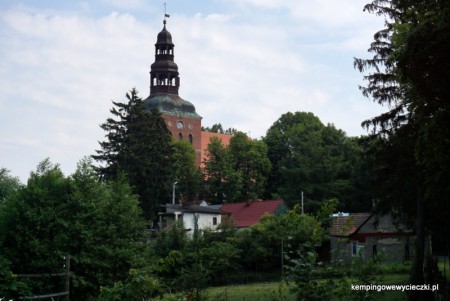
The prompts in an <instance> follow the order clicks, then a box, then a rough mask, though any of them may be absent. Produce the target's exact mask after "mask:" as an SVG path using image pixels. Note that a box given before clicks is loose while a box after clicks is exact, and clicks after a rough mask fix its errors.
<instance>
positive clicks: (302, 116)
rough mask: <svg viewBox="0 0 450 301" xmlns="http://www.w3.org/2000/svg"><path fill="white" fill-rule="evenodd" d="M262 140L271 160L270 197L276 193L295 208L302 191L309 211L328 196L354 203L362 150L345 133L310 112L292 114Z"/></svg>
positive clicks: (277, 123)
mask: <svg viewBox="0 0 450 301" xmlns="http://www.w3.org/2000/svg"><path fill="white" fill-rule="evenodd" d="M264 142H265V143H266V144H267V146H268V156H269V159H270V161H271V163H272V172H271V175H270V178H269V183H268V188H267V192H266V194H267V196H270V194H274V193H275V194H278V195H280V196H281V197H282V198H283V199H284V200H285V201H286V202H287V204H288V205H291V206H293V205H294V204H295V203H299V201H300V198H301V194H302V191H303V192H304V195H305V208H306V211H305V212H314V211H315V210H317V209H318V208H319V206H320V202H321V201H323V200H326V199H330V198H337V199H339V200H340V201H341V202H342V203H343V204H351V203H352V200H353V199H352V197H354V195H355V193H356V192H355V187H354V186H353V179H354V176H355V173H356V170H357V168H358V162H359V155H360V153H361V150H360V149H359V147H358V145H357V143H356V142H355V140H354V139H350V138H348V137H347V136H346V135H345V133H344V132H343V131H341V130H338V129H336V128H335V127H334V126H333V125H327V126H325V125H323V124H322V122H321V121H320V120H319V118H317V117H316V116H314V115H313V114H312V113H305V112H295V113H291V112H288V113H286V114H283V115H282V116H281V117H280V118H279V119H278V120H277V121H276V122H275V123H274V124H273V125H272V126H271V127H270V128H269V130H268V131H267V135H266V137H265V138H264ZM359 201H360V200H359Z"/></svg>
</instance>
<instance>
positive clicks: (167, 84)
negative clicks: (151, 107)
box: [150, 12, 180, 95]
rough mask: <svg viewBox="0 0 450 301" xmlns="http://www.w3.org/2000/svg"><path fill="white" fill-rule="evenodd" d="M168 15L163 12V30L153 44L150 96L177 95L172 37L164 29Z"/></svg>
mask: <svg viewBox="0 0 450 301" xmlns="http://www.w3.org/2000/svg"><path fill="white" fill-rule="evenodd" d="M167 17H169V15H168V14H166V13H165V12H164V21H163V24H164V26H163V29H162V30H161V32H160V33H158V37H157V40H156V44H155V62H154V63H153V64H152V65H151V69H150V95H153V94H158V93H164V94H174V95H178V88H179V87H180V77H179V73H178V66H177V64H175V62H174V60H173V58H174V53H173V48H174V47H175V45H174V44H173V43H172V35H171V34H170V32H168V31H167V29H166V24H167V21H166V18H167Z"/></svg>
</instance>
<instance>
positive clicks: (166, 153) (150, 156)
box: [92, 88, 173, 219]
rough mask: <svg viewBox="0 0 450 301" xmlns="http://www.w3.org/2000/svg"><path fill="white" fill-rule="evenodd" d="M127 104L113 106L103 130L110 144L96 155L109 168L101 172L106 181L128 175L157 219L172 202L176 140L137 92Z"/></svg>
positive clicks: (146, 211)
mask: <svg viewBox="0 0 450 301" xmlns="http://www.w3.org/2000/svg"><path fill="white" fill-rule="evenodd" d="M126 97H127V99H128V102H127V103H119V102H113V104H114V107H113V108H112V109H111V110H110V112H111V114H112V115H113V117H114V118H116V119H117V120H116V119H114V118H108V119H107V120H106V122H105V123H103V124H102V125H101V128H102V129H103V130H104V131H106V138H107V141H103V142H100V147H101V149H100V150H97V151H96V152H97V155H93V156H92V158H94V159H95V160H97V161H100V162H104V163H105V164H106V165H105V166H100V167H97V170H98V171H99V172H100V173H101V174H102V175H103V177H104V178H106V179H116V178H117V176H118V175H119V174H120V172H125V173H126V174H127V177H128V181H129V183H130V185H131V186H132V187H133V191H134V193H135V194H137V195H138V196H139V200H140V204H141V207H142V209H143V211H144V214H145V216H146V217H147V218H148V219H153V218H154V217H155V216H156V215H157V212H158V209H159V206H160V204H162V203H165V202H166V201H167V200H169V199H170V191H171V183H172V179H173V178H172V175H171V172H172V168H171V165H172V157H171V156H172V152H173V149H172V144H171V140H172V136H171V134H170V132H169V130H168V129H167V127H166V124H165V122H164V120H163V119H162V117H161V114H160V113H159V112H158V111H157V109H156V108H153V109H152V110H151V111H150V112H147V111H146V108H145V105H144V103H143V101H142V99H141V98H140V97H139V96H138V92H137V91H136V89H134V88H133V89H132V90H131V91H130V93H127V94H126Z"/></svg>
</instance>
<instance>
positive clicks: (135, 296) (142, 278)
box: [98, 269, 163, 301]
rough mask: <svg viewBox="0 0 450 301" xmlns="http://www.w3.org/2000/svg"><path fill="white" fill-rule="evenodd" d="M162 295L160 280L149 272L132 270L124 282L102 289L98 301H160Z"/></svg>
mask: <svg viewBox="0 0 450 301" xmlns="http://www.w3.org/2000/svg"><path fill="white" fill-rule="evenodd" d="M162 294H163V291H162V289H161V286H160V284H159V282H158V280H157V279H156V278H154V277H153V276H152V275H151V274H150V273H149V272H148V271H146V270H136V269H131V270H130V271H129V276H128V278H127V279H125V280H124V281H123V282H121V281H119V282H117V283H115V284H114V286H113V287H110V288H108V287H102V288H101V289H100V296H99V298H98V301H116V300H117V301H120V300H130V301H141V300H157V299H158V300H159V299H160V298H159V297H161V296H162Z"/></svg>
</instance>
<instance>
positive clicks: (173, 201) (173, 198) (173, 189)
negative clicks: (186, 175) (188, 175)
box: [172, 182, 178, 205]
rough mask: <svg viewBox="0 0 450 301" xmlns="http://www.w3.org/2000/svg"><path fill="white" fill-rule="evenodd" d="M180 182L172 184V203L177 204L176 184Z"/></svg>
mask: <svg viewBox="0 0 450 301" xmlns="http://www.w3.org/2000/svg"><path fill="white" fill-rule="evenodd" d="M177 183H178V182H173V184H172V204H173V205H175V186H176V185H177Z"/></svg>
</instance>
